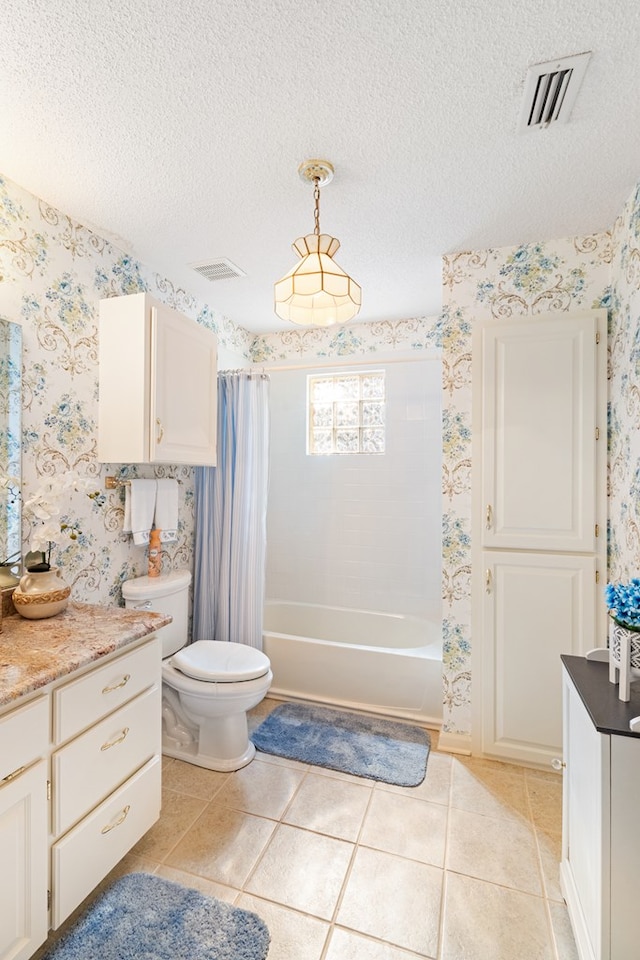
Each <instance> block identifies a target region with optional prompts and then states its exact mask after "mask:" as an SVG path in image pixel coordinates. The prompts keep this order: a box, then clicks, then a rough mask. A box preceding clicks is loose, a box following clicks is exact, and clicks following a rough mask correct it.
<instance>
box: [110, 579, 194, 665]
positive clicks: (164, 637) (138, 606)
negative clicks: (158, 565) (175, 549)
mask: <svg viewBox="0 0 640 960" xmlns="http://www.w3.org/2000/svg"><path fill="white" fill-rule="evenodd" d="M190 583H191V573H190V571H189V570H173V571H172V572H171V573H166V574H163V575H161V576H159V577H136V578H135V579H134V580H125V582H124V583H123V584H122V596H123V597H124V605H125V607H128V608H129V609H130V610H154V611H155V612H156V613H168V614H169V615H170V616H172V617H173V621H172V622H171V623H168V624H167V626H166V627H162V629H161V630H160V631H159V633H158V636H159V637H160V641H161V643H162V657H163V659H164V658H165V657H169V656H171V654H173V653H176V651H177V650H180V648H181V647H184V645H185V644H186V642H187V639H188V636H187V634H188V629H189V584H190Z"/></svg>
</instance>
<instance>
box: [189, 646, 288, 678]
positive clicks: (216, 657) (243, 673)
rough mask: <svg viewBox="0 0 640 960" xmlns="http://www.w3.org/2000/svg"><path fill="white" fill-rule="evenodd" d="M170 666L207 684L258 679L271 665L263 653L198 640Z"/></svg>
mask: <svg viewBox="0 0 640 960" xmlns="http://www.w3.org/2000/svg"><path fill="white" fill-rule="evenodd" d="M171 664H172V665H173V666H174V667H175V668H176V669H177V670H179V671H180V672H181V673H183V674H185V676H187V677H191V678H192V679H193V680H201V681H202V680H204V681H206V682H208V683H242V682H245V681H248V680H257V679H258V678H259V677H264V676H265V675H266V674H267V673H268V672H269V669H270V666H271V664H270V661H269V658H268V657H267V656H265V654H264V653H262V651H261V650H256V648H255V647H248V646H247V645H246V644H244V643H228V642H226V641H220V640H196V642H195V643H191V644H189V645H188V646H186V647H183V648H182V650H179V651H178V652H177V653H176V654H174V655H173V657H172V658H171Z"/></svg>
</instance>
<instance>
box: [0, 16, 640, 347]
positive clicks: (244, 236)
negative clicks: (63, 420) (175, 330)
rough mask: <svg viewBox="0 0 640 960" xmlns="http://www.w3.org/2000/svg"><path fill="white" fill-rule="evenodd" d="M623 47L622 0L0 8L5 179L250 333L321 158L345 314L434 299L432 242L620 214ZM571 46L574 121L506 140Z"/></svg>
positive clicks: (633, 37) (636, 147)
mask: <svg viewBox="0 0 640 960" xmlns="http://www.w3.org/2000/svg"><path fill="white" fill-rule="evenodd" d="M639 40H640V4H638V0H612V2H609V3H607V2H604V0H562V2H559V0H553V2H552V0H530V2H526V3H525V2H524V0H458V2H457V3H451V2H450V0H447V2H446V3H445V2H441V0H390V2H382V0H349V2H347V3H345V2H344V0H343V2H339V3H336V2H332V0H325V2H324V3H322V4H320V3H317V2H311V3H306V4H301V3H300V2H299V0H259V2H258V0H248V2H247V3H245V4H239V3H234V2H233V0H227V2H213V0H171V2H169V0H120V2H119V3H118V4H114V3H110V2H107V0H3V3H2V5H1V7H0V49H1V57H0V173H3V174H4V175H5V176H7V177H9V178H11V179H12V180H15V181H16V182H17V183H19V184H20V185H22V186H23V187H25V188H27V189H28V190H30V191H32V192H33V193H35V194H36V195H37V196H39V197H42V198H43V199H45V200H46V201H48V202H49V203H52V204H54V205H56V206H57V207H59V208H60V209H61V210H63V211H64V212H66V213H69V214H70V215H71V216H73V217H74V218H76V219H77V220H79V221H81V222H82V223H84V224H86V225H90V226H94V227H95V228H96V229H97V230H98V231H99V232H100V233H102V234H103V235H104V236H107V237H109V238H111V239H112V240H114V242H116V243H117V244H118V245H119V246H121V247H123V248H124V249H125V250H127V251H128V252H130V253H131V254H132V255H134V256H135V257H137V258H138V259H140V260H142V261H143V262H144V263H147V264H149V265H150V266H152V267H153V268H154V269H156V270H158V271H160V272H163V273H165V274H166V275H167V276H168V277H169V278H170V279H171V280H172V281H173V282H174V283H176V284H179V285H182V286H184V287H185V288H186V289H187V290H189V291H190V292H192V293H194V294H196V295H197V296H198V297H200V298H202V299H205V300H207V301H208V302H209V303H210V304H211V306H212V307H213V308H214V309H217V310H219V311H221V312H222V313H225V314H227V315H228V316H229V317H231V318H232V319H234V320H235V321H236V322H238V323H240V324H242V325H243V326H245V327H247V328H248V329H250V330H253V331H256V332H262V331H268V330H277V329H286V328H287V327H289V326H290V325H288V324H285V323H283V322H281V321H280V320H278V318H277V317H276V316H275V314H274V313H273V306H272V296H273V292H272V291H273V287H272V285H273V281H274V280H276V279H278V278H279V277H280V276H281V275H282V274H284V273H285V272H286V271H287V270H288V269H289V267H290V266H291V265H292V264H293V262H294V260H295V256H294V254H293V253H292V252H291V249H290V244H291V243H292V241H293V240H294V239H295V238H296V237H298V236H301V235H303V234H305V233H310V232H311V231H312V228H313V216H312V209H313V197H312V191H311V188H310V187H309V186H307V185H305V184H303V183H302V182H301V181H300V180H299V179H298V176H297V172H296V171H297V166H298V164H299V163H300V161H302V160H304V159H305V158H308V157H321V158H327V159H329V160H331V161H332V162H333V163H334V165H335V168H336V176H335V179H334V181H333V183H331V184H330V185H328V186H327V187H326V188H325V189H324V190H323V192H322V201H321V227H322V230H323V232H326V233H331V234H332V235H333V236H336V237H338V238H339V239H340V241H341V243H342V247H341V250H340V251H339V253H338V255H337V257H336V260H337V261H338V262H339V263H340V264H341V265H342V266H343V268H344V269H345V270H347V272H348V273H350V274H351V275H352V276H353V277H354V279H356V280H357V281H358V282H359V283H360V284H361V286H362V289H363V308H362V312H361V315H360V317H359V319H362V320H377V319H395V318H403V317H414V316H420V315H429V314H433V313H435V312H437V310H438V309H439V306H440V295H441V294H440V257H441V255H442V254H444V253H452V252H455V251H458V250H465V249H470V248H471V249H477V248H481V247H487V246H502V245H505V244H513V243H519V242H524V241H530V240H545V239H550V238H554V237H564V236H572V235H576V234H585V233H591V232H593V231H597V230H601V229H605V228H608V227H610V226H611V225H612V223H613V220H614V219H615V217H616V215H617V214H618V212H619V211H620V209H621V207H622V205H623V203H624V201H625V200H626V198H627V196H628V194H629V192H630V190H631V189H632V187H633V185H634V183H635V182H636V181H637V180H638V179H639V178H640V98H639V97H638V80H639V72H640V66H639V64H640V57H639V56H638V50H639ZM585 50H591V51H592V57H591V61H590V64H589V67H588V70H587V74H586V77H585V80H584V83H583V85H582V88H581V90H580V93H579V95H578V99H577V102H576V105H575V107H574V110H573V113H572V116H571V120H570V122H569V123H568V124H566V125H558V126H556V127H552V128H550V129H548V130H546V131H544V132H535V133H529V134H526V135H518V134H517V133H516V126H517V122H518V116H519V112H520V107H521V99H522V90H523V84H524V77H525V74H526V70H527V67H528V66H529V65H530V64H532V63H537V62H539V61H543V60H549V59H551V58H554V57H561V56H565V55H568V54H573V53H580V52H582V51H585ZM219 257H227V258H229V259H231V260H232V261H233V262H234V263H236V264H237V265H238V266H239V267H241V268H242V269H243V270H244V271H246V274H247V275H246V277H243V278H241V279H233V280H224V281H219V282H216V283H213V284H212V283H210V282H208V281H206V280H204V279H203V278H201V277H200V276H199V275H198V274H196V273H195V272H193V270H191V269H190V268H189V266H188V265H189V264H192V263H194V262H200V261H203V260H208V259H212V258H219Z"/></svg>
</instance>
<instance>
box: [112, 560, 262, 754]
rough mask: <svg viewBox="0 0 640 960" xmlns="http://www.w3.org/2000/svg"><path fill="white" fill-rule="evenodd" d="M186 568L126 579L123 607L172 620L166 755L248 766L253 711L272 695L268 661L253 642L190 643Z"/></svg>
mask: <svg viewBox="0 0 640 960" xmlns="http://www.w3.org/2000/svg"><path fill="white" fill-rule="evenodd" d="M190 583H191V573H190V572H189V571H188V570H175V571H172V572H171V573H167V574H163V575H162V576H159V577H137V578H136V579H134V580H126V581H125V582H124V583H123V584H122V596H123V597H124V600H125V606H127V607H129V608H130V609H132V610H155V611H156V612H158V613H167V614H170V615H171V616H172V617H173V622H172V623H170V624H168V625H167V626H166V627H163V628H162V629H161V630H160V631H159V637H160V640H161V643H162V752H163V754H165V755H166V756H168V757H177V758H178V759H180V760H186V761H187V762H188V763H195V764H197V766H199V767H207V768H208V769H209V770H220V771H223V772H227V771H230V770H239V769H240V768H241V767H245V766H246V765H247V764H248V763H250V762H251V760H252V759H253V757H254V755H255V752H256V748H255V747H254V745H253V744H252V743H251V741H250V740H249V734H248V729H247V710H250V709H251V708H252V707H255V706H256V705H257V704H258V703H260V701H261V700H262V699H263V698H264V696H265V695H266V693H267V691H268V689H269V687H270V686H271V681H272V680H273V674H272V673H271V664H270V663H269V658H268V657H267V656H265V654H264V653H262V651H261V650H256V649H255V648H254V647H249V646H245V644H242V643H227V642H224V641H223V642H221V641H218V640H197V641H196V642H195V643H191V644H187V634H188V622H189V584H190Z"/></svg>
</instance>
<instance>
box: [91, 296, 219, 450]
mask: <svg viewBox="0 0 640 960" xmlns="http://www.w3.org/2000/svg"><path fill="white" fill-rule="evenodd" d="M216 424H217V339H216V337H215V335H214V334H213V333H211V331H209V330H207V329H205V328H204V327H202V326H201V325H199V324H197V323H195V321H193V320H191V319H189V318H188V317H186V316H184V315H183V314H181V313H179V312H178V311H177V310H173V309H171V308H170V307H167V306H165V305H164V304H162V303H160V302H158V301H156V300H154V299H153V298H152V297H150V296H149V294H147V293H134V294H130V295H129V296H124V297H110V298H108V299H106V300H101V301H100V332H99V409H98V460H100V461H101V462H103V463H172V464H191V465H201V466H215V463H216Z"/></svg>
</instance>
